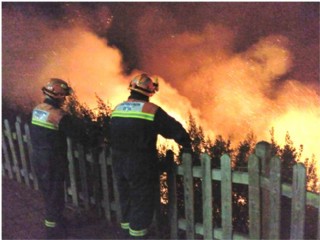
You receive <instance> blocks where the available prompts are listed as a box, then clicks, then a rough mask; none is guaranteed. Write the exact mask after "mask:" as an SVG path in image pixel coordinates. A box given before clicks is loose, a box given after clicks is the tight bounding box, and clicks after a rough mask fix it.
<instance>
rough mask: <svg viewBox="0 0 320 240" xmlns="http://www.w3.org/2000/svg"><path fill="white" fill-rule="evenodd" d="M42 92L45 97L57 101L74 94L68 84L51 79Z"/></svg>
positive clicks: (57, 79) (60, 80)
mask: <svg viewBox="0 0 320 240" xmlns="http://www.w3.org/2000/svg"><path fill="white" fill-rule="evenodd" d="M41 90H42V92H43V93H44V94H45V95H47V96H49V97H52V98H55V99H62V98H65V97H66V96H69V95H70V94H71V93H72V92H73V91H72V88H71V87H69V86H68V83H66V82H65V81H64V80H62V79H59V78H51V79H50V81H49V82H48V83H47V84H46V86H44V87H43V88H42V89H41Z"/></svg>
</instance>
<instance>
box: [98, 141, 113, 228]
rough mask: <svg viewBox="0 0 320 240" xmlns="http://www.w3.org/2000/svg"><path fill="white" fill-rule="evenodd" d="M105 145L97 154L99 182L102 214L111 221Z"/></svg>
mask: <svg viewBox="0 0 320 240" xmlns="http://www.w3.org/2000/svg"><path fill="white" fill-rule="evenodd" d="M106 151H107V149H106V147H104V148H103V149H102V151H101V152H100V154H99V163H100V168H101V182H102V195H103V198H102V201H103V204H102V205H103V207H104V216H105V217H106V219H107V220H108V222H111V212H110V194H109V191H110V190H109V185H108V171H107V170H108V169H107V158H106Z"/></svg>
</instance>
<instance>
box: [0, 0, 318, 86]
mask: <svg viewBox="0 0 320 240" xmlns="http://www.w3.org/2000/svg"><path fill="white" fill-rule="evenodd" d="M2 11H3V14H2V25H3V27H2V35H3V50H4V52H3V57H4V66H3V67H4V68H5V67H6V65H5V64H6V59H7V57H6V55H5V53H6V52H5V49H6V47H7V46H6V43H7V42H6V39H7V37H9V35H10V34H11V33H10V32H9V31H11V29H10V28H7V27H6V26H7V24H8V23H9V22H11V21H12V18H14V17H15V16H17V15H16V13H19V14H22V15H24V16H26V17H28V18H31V17H33V18H37V19H38V20H39V21H44V22H46V23H47V24H48V26H50V27H51V28H68V27H71V26H72V25H74V24H75V23H76V22H78V21H80V20H81V21H83V20H84V21H86V24H87V25H88V27H90V28H91V29H92V30H93V31H95V32H96V33H97V34H98V35H99V36H102V37H105V38H107V39H108V42H109V45H112V46H115V47H116V48H118V49H120V50H121V52H122V53H123V61H124V71H125V72H126V73H128V72H130V71H132V70H133V69H135V68H140V69H141V68H144V70H146V71H148V70H149V69H148V67H146V66H145V64H144V62H145V61H146V60H145V59H147V58H149V57H150V56H149V54H153V52H152V53H151V52H150V53H149V52H148V47H150V45H151V46H153V45H154V43H155V42H156V41H157V40H158V39H163V38H165V37H168V36H173V35H175V34H181V33H183V32H189V33H190V32H192V33H197V32H202V31H203V29H204V28H205V27H206V26H207V25H208V24H214V25H216V26H218V25H221V26H223V27H225V28H227V29H229V30H230V31H232V34H233V40H232V43H230V45H231V46H230V50H231V51H233V52H235V53H237V52H242V51H245V50H246V49H247V48H248V47H250V46H251V45H252V44H254V43H256V42H257V41H258V40H259V39H260V38H262V37H265V36H268V35H271V34H281V35H283V36H286V37H288V38H289V39H290V47H291V48H292V51H293V53H294V55H295V64H294V65H295V66H294V68H292V70H291V71H290V73H289V74H290V77H291V76H292V77H293V78H296V79H299V80H300V81H309V82H313V83H317V82H318V80H319V3H317V2H311V3H303V2H283V3H278V2H266V3H263V2H255V3H251V2H245V3H239V2H204V3H198V2H185V3H182V2H176V3H172V2H154V3H146V2H140V3H131V2H115V3H108V2H107V3H106V2H99V3H76V2H74V3H59V2H53V3H48V2H46V3H21V2H20V3H10V2H9V3H5V2H3V3H2ZM108 17H111V19H112V21H111V22H110V21H107V20H106V19H107V18H108ZM144 21H147V22H148V23H143V22H144ZM150 23H152V26H150ZM143 24H145V28H143V27H141V26H142V25H143ZM142 55H143V56H142ZM157 74H160V75H162V76H164V77H165V78H166V79H169V80H170V76H169V75H168V74H166V73H165V71H163V72H158V73H157ZM286 77H288V76H286ZM3 80H4V82H5V81H6V79H3Z"/></svg>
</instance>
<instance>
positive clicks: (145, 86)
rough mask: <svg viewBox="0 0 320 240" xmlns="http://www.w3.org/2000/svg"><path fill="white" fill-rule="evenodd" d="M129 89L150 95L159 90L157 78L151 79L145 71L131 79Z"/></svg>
mask: <svg viewBox="0 0 320 240" xmlns="http://www.w3.org/2000/svg"><path fill="white" fill-rule="evenodd" d="M129 89H130V90H133V91H136V92H139V93H142V94H143V95H146V96H148V97H151V96H152V95H153V94H155V92H157V91H159V83H158V78H155V80H154V81H152V79H151V78H150V77H149V76H148V75H147V74H146V73H142V74H140V75H137V76H135V77H134V78H133V79H132V80H131V82H130V85H129Z"/></svg>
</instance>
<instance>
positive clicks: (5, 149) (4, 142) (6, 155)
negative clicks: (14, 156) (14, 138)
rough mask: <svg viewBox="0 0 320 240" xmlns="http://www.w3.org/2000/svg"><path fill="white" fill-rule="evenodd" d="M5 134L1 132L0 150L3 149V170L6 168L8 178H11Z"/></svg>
mask: <svg viewBox="0 0 320 240" xmlns="http://www.w3.org/2000/svg"><path fill="white" fill-rule="evenodd" d="M4 135H5V134H2V151H3V155H4V160H5V162H4V169H3V170H7V171H8V176H9V178H10V179H12V178H13V174H12V168H11V162H10V156H9V151H8V146H7V143H6V140H5V136H4Z"/></svg>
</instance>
